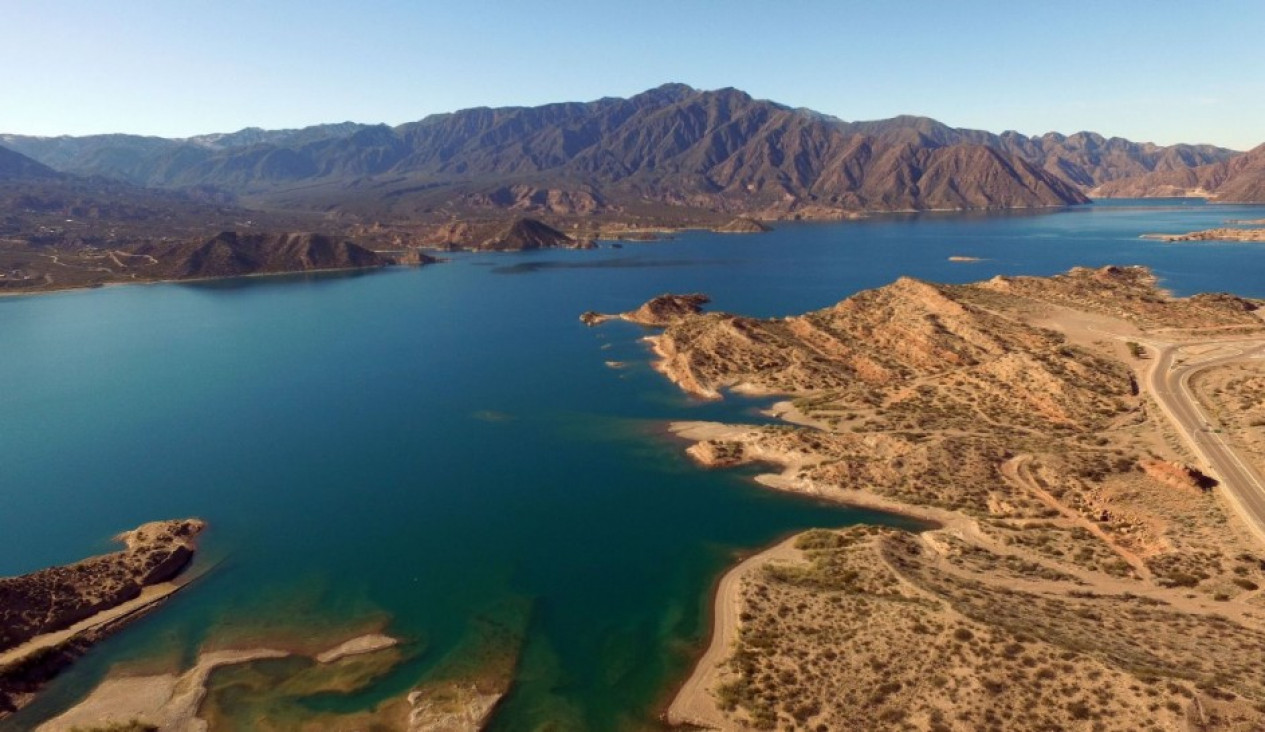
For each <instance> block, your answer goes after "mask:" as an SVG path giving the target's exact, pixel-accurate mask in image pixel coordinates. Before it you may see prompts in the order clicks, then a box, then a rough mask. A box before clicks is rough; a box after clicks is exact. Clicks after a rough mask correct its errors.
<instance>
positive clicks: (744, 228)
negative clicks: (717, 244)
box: [716, 216, 772, 234]
mask: <svg viewBox="0 0 1265 732" xmlns="http://www.w3.org/2000/svg"><path fill="white" fill-rule="evenodd" d="M716 231H717V232H718V233H721V234H762V233H764V232H766V231H772V229H771V228H770V227H769V226H768V225H767V224H764V223H762V222H760V221H757V220H755V219H753V218H751V217H749V216H739V217H738V218H736V219H734V220H733V221H730V222H729V223H727V224H725V225H724V226H718V227H716Z"/></svg>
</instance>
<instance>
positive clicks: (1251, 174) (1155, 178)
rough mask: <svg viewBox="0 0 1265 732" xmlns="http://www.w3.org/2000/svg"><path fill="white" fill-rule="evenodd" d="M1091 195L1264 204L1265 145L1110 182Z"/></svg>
mask: <svg viewBox="0 0 1265 732" xmlns="http://www.w3.org/2000/svg"><path fill="white" fill-rule="evenodd" d="M1094 194H1095V195H1098V196H1102V197H1104V198H1144V197H1153V196H1207V197H1209V198H1212V199H1213V200H1216V201H1219V202H1222V203H1265V145H1261V146H1259V147H1257V148H1254V149H1253V150H1251V151H1249V152H1246V153H1243V154H1242V155H1240V156H1238V157H1235V158H1231V159H1230V160H1226V161H1224V162H1220V163H1214V164H1212V165H1202V166H1199V167H1196V168H1186V169H1182V170H1170V171H1164V172H1156V173H1151V174H1148V175H1143V176H1138V177H1134V178H1125V179H1122V180H1117V181H1112V182H1110V183H1106V184H1104V185H1102V186H1099V187H1098V188H1097V189H1096V190H1095V191H1094Z"/></svg>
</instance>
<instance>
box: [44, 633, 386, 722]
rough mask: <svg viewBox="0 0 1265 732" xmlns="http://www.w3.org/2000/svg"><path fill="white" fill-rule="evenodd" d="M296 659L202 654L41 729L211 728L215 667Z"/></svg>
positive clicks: (338, 655)
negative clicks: (208, 713) (206, 716)
mask: <svg viewBox="0 0 1265 732" xmlns="http://www.w3.org/2000/svg"><path fill="white" fill-rule="evenodd" d="M398 642H399V641H398V640H397V639H395V638H392V637H389V636H385V635H381V634H370V635H363V636H359V637H357V638H352V639H350V640H348V641H346V642H344V643H341V644H339V645H338V646H335V647H334V648H330V649H329V650H326V651H324V652H322V653H320V654H318V655H317V656H316V657H315V659H316V660H317V661H318V662H320V663H322V664H330V663H335V662H337V661H340V660H343V659H346V658H348V657H351V656H356V655H361V654H366V653H372V652H375V651H380V650H383V649H385V648H390V647H392V646H394V645H396V644H397V643H398ZM290 655H293V654H292V653H291V652H290V651H285V650H280V649H273V648H252V649H240V650H219V651H210V652H206V653H203V654H201V655H200V656H198V659H197V661H196V662H195V663H194V665H193V666H192V667H191V668H189V669H188V670H186V671H184V672H183V673H180V674H174V673H169V674H154V675H148V676H120V677H115V678H109V679H106V680H105V681H104V682H102V683H101V685H99V686H98V687H97V688H96V689H94V690H93V691H92V693H90V694H89V695H88V697H87V698H85V699H84V700H83V701H81V702H80V703H79V704H77V705H75V706H74V707H73V708H71V709H70V710H68V711H67V712H65V713H64V714H62V715H60V716H58V717H56V718H54V719H52V720H49V721H48V722H46V723H44V724H43V725H41V726H40V727H39V728H38V729H39V730H40V732H70V731H72V730H75V729H77V728H79V729H87V728H93V727H99V726H102V725H108V724H127V723H129V722H131V721H133V720H137V721H139V722H141V723H144V724H151V725H154V726H156V727H158V728H159V729H161V730H180V731H182V732H183V731H184V730H206V729H207V723H206V721H205V720H202V719H200V718H199V717H198V711H199V707H200V706H201V704H202V700H203V699H204V698H205V697H206V693H207V681H208V679H209V678H210V676H211V673H212V672H213V671H215V669H217V668H220V667H222V666H231V665H234V664H242V663H248V662H250V661H257V660H260V659H265V658H284V657H286V656H290Z"/></svg>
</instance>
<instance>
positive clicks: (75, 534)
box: [0, 202, 1265, 730]
mask: <svg viewBox="0 0 1265 732" xmlns="http://www.w3.org/2000/svg"><path fill="white" fill-rule="evenodd" d="M1255 218H1265V207H1248V206H1207V205H1190V204H1188V203H1186V202H1161V204H1160V205H1157V204H1156V202H1148V203H1147V204H1146V205H1144V206H1140V205H1136V203H1135V204H1133V205H1128V204H1126V205H1121V204H1118V203H1117V204H1113V205H1098V206H1093V207H1085V208H1081V209H1073V210H1068V211H1060V212H1053V213H1042V214H1010V215H991V216H971V215H919V216H894V217H882V218H875V219H871V220H867V221H862V222H852V223H842V224H786V225H782V226H779V227H778V229H777V230H776V231H774V232H772V233H769V234H765V235H759V236H723V235H714V234H704V233H687V234H683V235H681V236H679V237H678V238H676V239H674V240H672V241H666V242H659V243H649V244H627V245H625V246H624V247H623V248H622V249H602V250H599V251H590V252H539V253H527V254H521V255H520V254H510V255H461V256H456V257H454V258H453V259H452V261H450V262H448V263H445V264H441V265H436V266H432V267H426V268H422V269H407V270H406V269H400V270H390V271H383V272H375V273H368V274H360V275H331V276H316V277H287V278H268V279H256V280H237V281H222V282H216V283H201V284H189V285H175V284H168V285H155V286H137V287H121V288H107V289H103V290H95V291H90V292H73V293H62V294H54V295H47V296H36V297H27V298H5V299H0V334H3V344H4V345H3V350H0V384H3V387H4V388H3V390H0V475H2V476H3V477H2V478H0V505H2V506H3V508H2V510H0V537H3V539H4V547H5V551H3V552H0V575H4V574H16V573H21V572H26V571H30V570H33V569H36V568H39V567H42V566H47V565H50V564H57V563H64V562H69V561H73V560H76V559H79V558H81V557H83V556H85V555H87V554H90V553H94V552H101V551H106V550H109V549H111V548H112V547H111V546H110V545H109V543H108V537H109V536H110V535H112V534H113V533H115V532H117V531H119V530H122V529H126V528H130V527H132V526H135V525H137V524H139V523H142V522H144V521H149V520H153V519H156V518H169V517H183V516H201V517H203V518H205V519H207V520H208V521H209V522H210V524H211V527H212V528H211V530H210V531H209V533H208V534H207V535H206V538H205V541H204V542H203V546H204V549H205V552H204V555H203V557H204V558H203V560H201V561H202V562H203V564H204V565H210V564H212V563H214V562H218V564H216V565H215V569H214V571H212V572H211V573H210V574H209V575H208V576H207V577H206V578H205V579H204V580H202V581H200V582H198V583H197V584H196V585H194V586H193V587H192V588H191V589H190V590H188V591H187V592H185V593H182V595H181V596H178V597H177V598H176V599H175V600H174V601H173V602H171V603H169V604H168V605H167V606H166V607H164V608H163V609H162V610H161V611H160V612H158V613H156V614H154V615H152V616H150V617H148V618H146V619H144V620H142V621H140V622H138V623H137V624H135V625H133V626H131V627H129V628H128V629H126V630H125V631H124V632H122V633H120V634H118V635H116V636H114V637H113V638H111V639H110V640H108V641H107V642H106V643H104V644H102V645H101V646H99V647H98V648H97V649H95V650H94V651H93V653H92V654H90V655H89V656H88V657H87V658H85V659H84V660H83V661H82V662H81V663H80V664H78V665H77V666H76V667H75V668H74V669H73V670H72V671H71V672H70V673H68V674H66V675H65V676H63V677H62V678H61V679H59V680H58V681H57V682H56V683H55V684H54V685H53V686H52V687H51V688H50V690H49V693H48V694H47V695H46V696H45V697H44V698H43V699H42V700H41V701H40V702H38V703H37V705H35V706H34V707H32V708H31V709H29V710H28V713H24V714H23V715H21V716H19V717H16V718H14V719H12V720H10V721H9V724H8V727H6V728H14V729H20V728H23V727H25V726H27V725H29V724H31V722H32V720H34V719H37V718H39V717H40V716H41V715H47V714H50V713H53V712H55V711H56V710H58V709H59V708H63V707H64V706H65V705H66V704H67V703H70V702H72V701H73V700H74V699H75V698H77V697H78V696H81V695H82V694H83V693H84V692H85V690H86V689H87V688H89V687H90V686H91V685H92V683H93V682H95V681H96V680H97V679H99V678H100V677H101V675H102V674H103V673H104V672H105V671H106V670H107V669H108V668H109V667H110V666H111V665H112V664H114V663H116V662H119V661H124V660H132V659H137V658H144V657H146V656H148V655H153V654H171V653H180V654H184V655H186V656H187V655H188V654H190V653H192V652H193V651H194V650H195V649H196V648H197V646H198V645H199V644H200V643H201V642H202V641H203V640H204V639H206V638H208V637H219V636H224V635H231V634H234V633H236V634H241V635H248V636H249V635H258V636H267V635H268V634H269V633H272V632H280V631H283V630H284V629H286V628H292V627H295V626H303V627H318V628H319V627H322V626H329V627H332V628H336V627H338V626H340V625H341V624H345V623H354V622H358V621H363V620H365V619H372V618H382V619H385V622H387V629H388V631H389V632H393V633H395V634H398V635H402V636H403V637H405V638H407V639H409V640H410V644H409V646H408V647H407V648H408V651H409V654H410V660H409V661H408V662H406V663H405V664H403V665H402V666H401V667H399V668H398V669H397V670H396V671H394V672H393V673H392V674H391V675H389V676H388V677H386V678H385V679H384V680H383V681H382V682H381V683H379V684H377V685H375V686H374V687H373V688H372V689H371V690H369V691H366V692H364V693H361V694H356V695H351V696H349V697H328V698H321V699H317V700H314V701H312V702H311V706H312V707H313V708H322V709H337V710H344V711H345V710H351V709H357V708H365V707H369V706H372V705H373V704H374V703H376V702H378V701H380V700H381V699H384V698H386V697H389V696H391V695H394V694H398V693H400V692H402V691H404V690H406V689H408V688H410V686H412V685H413V684H415V683H416V682H417V681H418V680H419V678H422V677H424V676H425V674H426V673H427V671H428V670H429V669H431V668H434V667H435V666H436V665H437V664H441V663H443V662H444V659H445V655H446V654H449V653H450V652H451V651H452V650H453V649H454V648H459V647H464V646H462V645H461V644H463V643H466V644H468V643H470V639H471V634H472V633H474V634H477V633H479V632H481V631H480V630H479V627H480V626H479V622H478V619H479V618H492V619H494V620H495V621H496V622H498V623H501V625H502V626H503V627H509V628H511V629H512V632H513V633H515V634H518V635H520V636H521V638H522V640H523V647H522V650H523V654H522V661H521V663H520V666H519V669H518V675H517V683H516V686H515V688H514V691H513V693H512V694H511V696H510V698H509V699H508V700H507V702H506V704H505V705H504V707H503V708H502V711H501V712H500V714H499V715H498V717H497V721H496V724H495V728H496V729H505V730H511V729H533V728H535V727H536V726H537V725H538V724H539V723H541V722H545V721H556V722H560V725H559V728H563V729H565V728H576V729H621V728H635V727H642V726H647V725H653V723H654V714H655V712H656V711H657V709H658V705H659V704H661V703H662V702H663V700H664V698H665V694H666V693H667V692H668V691H669V686H670V685H671V684H672V683H675V682H677V681H679V680H680V677H681V676H682V674H683V673H684V672H685V671H686V670H687V669H688V666H689V664H690V661H691V658H692V655H693V654H694V653H696V652H697V650H698V647H699V645H700V644H701V643H702V642H703V640H704V639H705V636H706V633H707V627H706V609H707V591H708V588H709V587H710V586H711V583H712V582H714V581H715V579H716V577H717V576H718V575H719V574H720V573H721V572H722V571H723V569H724V568H725V567H726V566H729V565H730V564H731V563H732V562H733V559H734V557H735V555H736V554H737V553H738V552H742V551H750V550H754V549H756V548H758V547H760V546H763V545H767V544H768V543H770V542H772V541H773V540H775V539H776V538H778V537H780V536H783V535H785V534H787V533H789V532H792V531H795V530H798V529H802V528H806V527H809V526H819V525H843V524H847V523H852V522H856V521H885V522H888V523H898V522H896V520H895V519H892V518H890V517H887V518H885V517H883V516H880V515H877V514H873V513H866V512H858V511H851V510H847V509H842V508H838V507H833V506H826V505H821V504H817V503H813V502H810V501H805V500H798V499H794V498H790V497H786V496H782V495H776V494H773V493H770V492H767V491H764V490H762V489H760V488H759V487H758V486H755V485H754V484H753V483H752V482H751V481H750V480H749V479H748V475H747V474H745V473H739V472H707V471H701V470H698V469H696V468H694V467H693V466H692V465H691V464H689V462H688V461H687V460H686V459H685V458H684V457H683V455H682V454H681V448H682V445H681V444H680V443H677V442H675V441H673V440H672V439H670V438H667V437H665V436H664V435H663V433H662V425H663V423H664V421H665V420H671V419H677V418H687V419H742V420H752V419H758V418H759V415H758V414H757V412H756V409H757V408H758V407H759V406H760V405H759V404H756V403H753V402H750V401H747V400H741V399H729V400H726V401H724V402H722V403H719V404H703V403H699V402H695V401H691V400H690V399H688V398H685V397H683V396H682V395H681V394H680V393H678V391H677V390H676V389H675V388H674V387H672V386H671V385H670V384H667V383H666V382H665V381H664V380H663V379H662V378H661V377H659V376H658V375H657V374H655V373H653V372H652V371H651V370H650V369H649V368H648V366H647V365H646V361H647V359H648V355H649V354H648V352H647V351H646V349H645V347H644V345H643V344H642V343H640V342H639V338H640V337H641V336H643V335H644V334H645V331H643V330H641V329H639V328H637V327H634V326H631V325H628V324H623V323H611V324H607V325H605V326H602V327H600V328H593V329H590V328H586V327H584V326H583V325H582V324H581V323H580V322H579V321H578V320H577V316H578V315H579V313H580V312H582V311H584V310H589V309H593V310H599V311H605V312H611V311H619V310H626V309H630V308H633V307H635V306H637V305H638V304H640V303H641V302H643V301H645V300H646V299H648V298H649V297H652V296H654V295H656V294H658V293H661V292H665V291H676V292H681V291H691V292H692V291H702V292H707V293H709V294H711V295H712V296H713V299H714V303H713V305H714V307H716V308H718V309H728V310H734V311H740V312H744V313H749V314H754V315H785V314H791V313H797V312H801V311H804V310H807V309H811V308H817V307H822V306H825V305H829V304H832V303H834V302H836V301H838V300H839V299H841V298H843V297H845V296H847V295H848V294H850V293H852V292H855V291H856V290H858V289H862V288H867V287H874V286H878V285H882V284H884V283H886V282H889V281H891V280H892V279H894V278H896V277H898V276H900V275H903V274H908V275H913V276H917V277H922V278H927V279H932V280H939V281H950V282H964V281H970V280H975V279H982V278H987V277H991V276H993V275H995V274H1052V273H1055V272H1059V271H1062V270H1065V269H1067V268H1068V267H1071V266H1074V265H1088V266H1098V265H1103V264H1109V263H1110V264H1146V265H1149V266H1152V267H1153V268H1155V270H1156V271H1157V272H1158V273H1159V274H1160V276H1161V277H1162V278H1163V281H1164V284H1165V286H1167V287H1169V288H1170V289H1172V290H1174V291H1175V292H1177V293H1178V294H1190V293H1193V292H1198V291H1203V290H1222V291H1233V292H1237V293H1239V294H1244V295H1250V296H1256V297H1265V250H1262V249H1261V247H1260V245H1250V244H1211V243H1192V244H1164V243H1159V242H1155V241H1148V240H1141V239H1138V238H1137V237H1138V235H1139V234H1142V233H1146V232H1155V231H1160V232H1184V231H1189V230H1194V229H1202V228H1208V227H1212V226H1217V225H1220V224H1221V223H1222V222H1223V221H1224V220H1225V219H1255ZM952 255H965V256H975V257H981V258H984V259H985V261H982V262H976V263H969V264H962V263H950V262H948V261H947V257H949V256H952ZM606 361H624V362H628V363H629V364H630V366H629V367H628V368H623V369H612V368H610V367H608V366H606V365H605V363H604V362H606ZM472 628H473V630H472Z"/></svg>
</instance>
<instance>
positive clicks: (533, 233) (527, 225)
mask: <svg viewBox="0 0 1265 732" xmlns="http://www.w3.org/2000/svg"><path fill="white" fill-rule="evenodd" d="M573 244H575V240H574V239H572V238H571V237H569V236H567V235H566V234H564V233H562V232H561V231H558V230H557V229H555V228H553V227H552V226H550V225H549V224H546V223H544V222H543V221H539V220H537V219H529V218H519V219H514V220H513V221H511V222H510V223H509V224H506V225H505V226H504V227H502V228H500V229H499V230H497V231H496V232H494V233H493V234H492V235H491V236H488V237H487V238H485V239H483V240H482V241H480V242H479V243H478V244H476V245H475V246H474V248H475V249H479V250H484V251H498V252H504V251H527V250H531V249H553V248H556V247H568V246H571V245H573Z"/></svg>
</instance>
